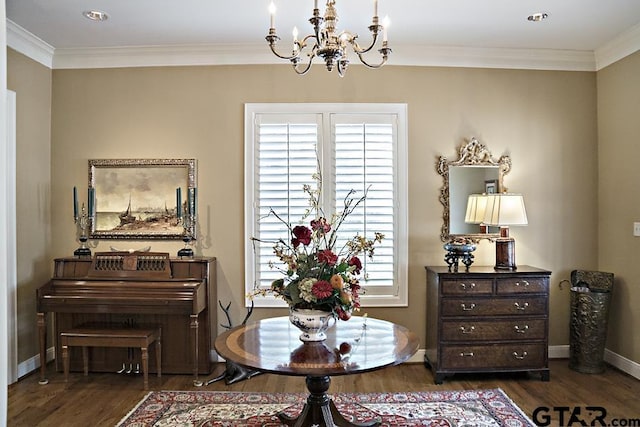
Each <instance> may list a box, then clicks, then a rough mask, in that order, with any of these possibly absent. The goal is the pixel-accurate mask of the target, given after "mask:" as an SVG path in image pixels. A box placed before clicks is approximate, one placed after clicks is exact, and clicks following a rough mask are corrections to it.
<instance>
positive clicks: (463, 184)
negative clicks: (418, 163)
mask: <svg viewBox="0 0 640 427" xmlns="http://www.w3.org/2000/svg"><path fill="white" fill-rule="evenodd" d="M437 170H438V174H440V175H441V176H442V179H443V182H444V184H443V186H442V188H441V189H440V203H442V206H443V208H444V211H443V215H442V220H443V223H442V229H441V233H440V239H441V240H442V241H443V242H447V241H450V240H464V241H472V242H478V241H479V240H480V239H494V238H497V237H499V230H498V229H495V228H494V229H491V228H489V229H488V230H487V231H486V232H481V226H480V224H478V223H471V222H467V221H465V216H467V218H466V219H467V220H469V218H468V215H467V203H468V200H469V195H471V194H483V193H501V192H505V191H507V189H506V188H505V186H504V184H503V180H504V176H505V175H506V174H507V173H509V171H510V170H511V158H510V157H509V156H501V157H500V158H499V159H498V160H496V159H494V158H493V156H492V154H491V152H490V151H489V149H488V148H487V147H486V146H485V145H484V144H482V143H480V141H478V140H477V139H476V138H471V140H470V141H468V142H466V143H463V144H462V145H461V146H460V148H459V149H458V159H456V160H453V161H448V160H447V158H446V157H443V156H440V158H439V159H438V163H437Z"/></svg>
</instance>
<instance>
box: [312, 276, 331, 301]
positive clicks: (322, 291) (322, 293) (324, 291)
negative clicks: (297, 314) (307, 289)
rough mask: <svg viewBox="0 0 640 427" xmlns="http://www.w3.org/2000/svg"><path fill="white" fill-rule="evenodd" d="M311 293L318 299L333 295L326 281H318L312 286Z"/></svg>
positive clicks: (329, 284)
mask: <svg viewBox="0 0 640 427" xmlns="http://www.w3.org/2000/svg"><path fill="white" fill-rule="evenodd" d="M311 293H312V294H313V296H314V297H316V298H318V299H325V298H329V297H330V296H331V295H332V294H333V286H331V283H329V282H327V281H326V280H318V281H317V282H315V283H314V284H313V287H312V288H311Z"/></svg>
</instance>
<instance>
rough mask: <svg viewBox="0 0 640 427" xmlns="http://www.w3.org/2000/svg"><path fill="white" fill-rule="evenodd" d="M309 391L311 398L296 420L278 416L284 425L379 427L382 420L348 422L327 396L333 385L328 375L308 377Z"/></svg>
mask: <svg viewBox="0 0 640 427" xmlns="http://www.w3.org/2000/svg"><path fill="white" fill-rule="evenodd" d="M306 382H307V390H309V393H310V394H309V397H308V398H307V402H306V403H305V404H304V407H303V408H302V412H300V415H298V416H297V417H296V418H292V417H290V416H288V415H286V414H282V413H281V414H278V418H280V421H282V423H283V424H285V425H288V426H295V427H311V426H327V427H333V426H338V427H373V426H379V425H380V423H381V421H380V420H372V421H369V422H367V423H352V422H350V421H347V420H346V419H345V418H344V417H343V416H342V414H340V412H338V408H336V405H335V404H334V403H333V400H331V398H330V397H329V395H328V394H327V390H329V386H330V385H331V377H329V376H328V375H325V376H320V377H313V376H307V381H306Z"/></svg>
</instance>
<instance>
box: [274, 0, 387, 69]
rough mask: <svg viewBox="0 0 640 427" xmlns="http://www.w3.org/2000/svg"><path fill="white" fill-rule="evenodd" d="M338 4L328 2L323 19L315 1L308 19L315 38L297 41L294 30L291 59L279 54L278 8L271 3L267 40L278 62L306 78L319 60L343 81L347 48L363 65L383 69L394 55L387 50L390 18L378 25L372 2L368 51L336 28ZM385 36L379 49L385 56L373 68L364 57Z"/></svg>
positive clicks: (375, 3)
mask: <svg viewBox="0 0 640 427" xmlns="http://www.w3.org/2000/svg"><path fill="white" fill-rule="evenodd" d="M335 5H336V1H335V0H327V5H326V8H325V11H324V16H320V10H319V9H318V0H314V5H313V16H312V17H311V18H310V19H309V22H310V23H311V25H312V26H313V34H309V35H307V36H305V37H304V38H303V39H302V40H299V39H298V29H297V28H296V27H294V28H293V50H292V52H291V55H289V56H287V55H281V54H279V53H278V52H276V44H277V43H278V40H280V37H278V36H277V35H276V28H275V9H276V8H275V5H274V4H273V2H271V5H270V6H269V13H270V15H271V25H270V27H269V35H267V37H265V39H266V40H267V42H269V47H270V48H271V51H272V52H273V53H274V55H276V56H277V57H278V58H281V59H286V60H288V61H291V64H292V65H293V69H294V70H295V71H296V73H298V74H300V75H302V74H306V73H307V71H309V69H310V68H311V64H312V63H313V59H314V58H315V57H320V58H322V59H323V60H324V63H325V65H326V67H327V70H328V71H332V70H333V69H334V68H336V69H337V70H338V74H339V75H340V77H342V76H343V75H344V72H345V71H346V69H347V67H348V66H349V58H348V47H350V48H351V50H352V51H353V52H354V53H355V54H356V55H357V56H358V59H360V62H361V63H362V64H364V65H366V66H367V67H369V68H380V67H382V66H383V65H384V64H385V63H386V62H387V59H388V57H389V54H391V48H389V47H387V27H388V26H389V22H388V18H387V17H385V19H384V22H383V24H384V25H380V24H378V0H373V18H372V23H371V25H370V26H369V31H371V36H372V40H371V44H370V45H369V46H367V47H364V48H363V47H361V46H360V44H359V43H358V41H357V39H358V35H357V34H355V33H352V32H349V31H340V32H339V31H338V30H337V29H336V24H337V22H338V13H337V11H336V7H335ZM381 32H382V47H381V48H380V49H378V52H379V53H380V55H381V56H382V59H381V60H380V63H378V64H370V63H368V62H367V61H366V60H365V58H364V57H363V55H364V54H366V53H367V52H369V51H371V50H372V49H373V48H374V46H375V45H376V42H377V41H378V35H379V34H380V33H381ZM303 52H304V53H306V55H307V56H308V62H306V63H303V59H302V57H301V55H302V54H303Z"/></svg>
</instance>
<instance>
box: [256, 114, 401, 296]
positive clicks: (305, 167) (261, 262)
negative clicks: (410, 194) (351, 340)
mask: <svg viewBox="0 0 640 427" xmlns="http://www.w3.org/2000/svg"><path fill="white" fill-rule="evenodd" d="M406 113H407V112H406V105H404V104H247V106H246V108H245V230H246V236H247V246H246V252H245V260H246V262H245V272H246V273H245V274H246V281H245V290H246V292H247V293H251V292H252V291H253V290H255V288H256V287H260V288H263V289H265V288H269V287H270V286H271V283H272V282H273V281H274V280H277V279H281V278H283V277H284V275H285V274H286V271H285V270H286V265H284V264H283V263H282V262H281V261H280V260H279V259H278V258H277V257H276V256H275V255H274V253H273V245H274V243H275V242H276V241H278V239H282V240H285V241H286V243H287V244H288V243H290V239H291V233H290V231H289V229H288V228H287V223H289V224H291V226H292V227H293V226H295V225H298V224H303V225H306V226H308V225H309V221H310V220H311V219H312V218H304V215H305V213H306V211H307V209H308V208H309V198H308V194H306V193H305V192H304V190H303V186H304V185H305V184H308V185H310V186H311V187H312V188H313V189H315V186H316V181H315V180H314V179H313V175H314V174H315V173H316V172H317V171H318V168H319V169H320V172H321V176H322V200H321V207H322V210H323V211H324V213H325V215H327V216H328V217H329V216H331V215H332V214H333V213H340V212H341V211H342V210H343V209H344V199H345V197H346V196H347V195H348V194H349V192H350V191H351V190H353V191H354V193H353V194H351V195H350V196H349V197H352V198H355V199H356V200H357V199H359V198H361V197H362V196H364V195H365V193H366V196H367V197H366V200H365V201H363V202H362V203H361V204H360V205H359V206H358V208H357V209H356V210H355V211H354V212H352V213H351V214H350V215H349V216H348V217H347V219H346V221H345V222H344V223H343V224H342V225H341V226H340V231H339V233H338V238H339V239H340V240H338V241H337V242H336V245H335V247H334V249H335V251H336V252H337V253H339V252H340V250H341V249H342V248H343V246H344V244H345V243H346V241H347V240H348V239H351V238H353V237H354V236H355V235H356V234H357V235H360V236H364V237H365V238H366V239H368V240H372V239H374V238H375V232H379V233H382V234H384V239H383V240H382V243H381V244H376V245H375V252H374V257H373V259H369V258H367V257H366V256H365V255H361V256H360V259H361V261H362V263H363V267H364V272H363V273H364V275H362V276H361V284H362V285H363V288H364V289H365V293H364V294H363V295H361V303H362V304H363V306H365V307H366V306H406V304H407V297H408V290H407V289H408V284H407V214H406V212H407V209H406V206H407V180H406V147H407V135H406ZM328 219H329V218H328ZM252 237H254V238H255V239H251V238H252ZM253 303H255V304H256V306H258V307H267V306H278V307H282V306H283V305H284V302H283V301H282V300H281V299H278V298H274V297H273V296H267V297H266V298H259V299H254V301H253ZM246 304H247V305H249V304H251V301H250V300H249V299H247V300H246Z"/></svg>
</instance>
